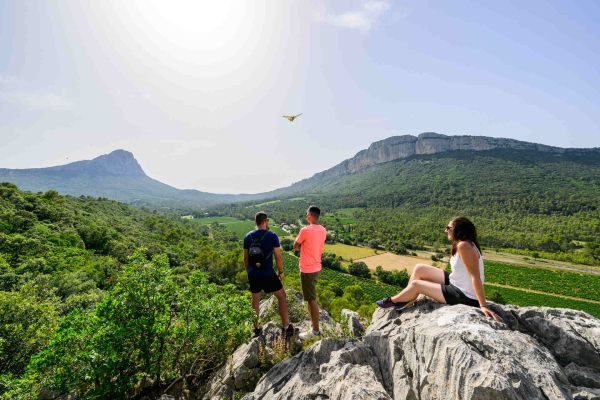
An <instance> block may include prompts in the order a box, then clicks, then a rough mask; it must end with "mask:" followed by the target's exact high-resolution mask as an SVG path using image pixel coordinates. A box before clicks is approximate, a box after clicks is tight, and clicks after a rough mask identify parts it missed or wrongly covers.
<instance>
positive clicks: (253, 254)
mask: <svg viewBox="0 0 600 400" xmlns="http://www.w3.org/2000/svg"><path fill="white" fill-rule="evenodd" d="M255 233H256V232H255ZM267 233H269V231H266V232H265V233H264V234H263V235H262V236H261V237H260V238H258V239H254V236H252V232H250V238H251V239H252V244H251V245H250V248H249V249H248V258H249V265H250V266H251V267H252V268H254V269H263V268H264V266H265V264H266V263H267V259H268V258H269V257H265V252H264V250H263V247H262V244H261V242H262V240H263V238H264V237H265V236H266V235H267ZM269 256H270V254H269Z"/></svg>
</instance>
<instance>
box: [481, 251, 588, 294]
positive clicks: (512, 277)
mask: <svg viewBox="0 0 600 400" xmlns="http://www.w3.org/2000/svg"><path fill="white" fill-rule="evenodd" d="M485 280H486V281H487V282H492V283H499V284H501V285H508V286H514V287H518V288H523V289H530V290H538V291H540V292H546V293H553V294H560V295H563V296H571V297H579V298H581V299H588V300H600V275H599V276H594V275H587V274H580V273H577V272H564V271H555V270H550V269H544V268H532V267H523V266H518V265H510V264H503V263H497V262H490V261H486V262H485Z"/></svg>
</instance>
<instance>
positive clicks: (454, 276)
mask: <svg viewBox="0 0 600 400" xmlns="http://www.w3.org/2000/svg"><path fill="white" fill-rule="evenodd" d="M475 248H476V249H477V247H475ZM477 252H478V253H479V250H477ZM450 268H452V273H451V274H450V284H452V285H454V286H456V287H457V288H459V289H460V290H462V291H463V293H464V294H465V295H466V296H467V297H468V298H470V299H473V300H477V295H476V294H475V289H474V288H473V282H472V281H471V275H469V273H468V272H467V268H466V267H465V264H464V263H463V260H461V258H460V257H459V256H458V251H457V252H456V254H455V255H453V256H452V257H451V258H450ZM479 277H480V278H481V283H483V282H484V280H485V275H484V273H483V255H482V254H481V253H479Z"/></svg>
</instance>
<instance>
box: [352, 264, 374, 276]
mask: <svg viewBox="0 0 600 400" xmlns="http://www.w3.org/2000/svg"><path fill="white" fill-rule="evenodd" d="M348 272H349V273H350V275H354V276H360V277H362V278H370V277H371V270H370V269H369V267H367V264H365V263H364V262H362V261H357V262H354V263H352V264H350V266H349V267H348Z"/></svg>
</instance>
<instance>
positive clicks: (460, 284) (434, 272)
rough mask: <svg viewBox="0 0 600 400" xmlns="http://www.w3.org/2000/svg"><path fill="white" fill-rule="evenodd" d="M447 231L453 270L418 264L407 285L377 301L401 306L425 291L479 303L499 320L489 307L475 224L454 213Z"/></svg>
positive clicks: (448, 299)
mask: <svg viewBox="0 0 600 400" xmlns="http://www.w3.org/2000/svg"><path fill="white" fill-rule="evenodd" d="M444 232H446V234H447V235H448V240H450V242H452V251H451V254H452V257H451V258H450V267H451V268H452V273H451V274H449V273H448V272H447V271H443V270H441V269H439V268H436V267H432V266H429V265H424V264H418V265H417V266H416V267H415V269H414V271H413V273H412V275H411V277H410V280H409V281H408V286H406V288H405V289H404V290H403V291H401V292H400V293H399V294H398V295H396V296H394V297H391V298H390V297H388V298H387V299H385V300H379V301H378V302H377V305H378V306H379V307H381V308H391V307H394V308H395V309H396V310H402V309H404V308H406V307H408V306H410V305H411V304H412V303H414V301H415V300H416V299H417V296H419V294H424V295H425V296H428V297H431V298H432V299H434V300H437V301H439V302H440V303H447V304H466V305H469V306H472V307H480V308H481V311H482V312H483V313H484V314H485V316H486V317H488V318H494V319H495V320H496V321H499V317H498V315H496V314H495V313H494V312H493V311H491V310H490V309H489V308H487V307H486V302H485V291H484V289H483V281H484V271H483V255H482V254H481V247H480V246H479V242H478V240H477V229H476V228H475V225H473V223H472V222H471V221H469V220H468V219H467V218H465V217H454V218H452V219H451V220H450V222H449V223H448V226H447V227H446V230H445V231H444Z"/></svg>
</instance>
